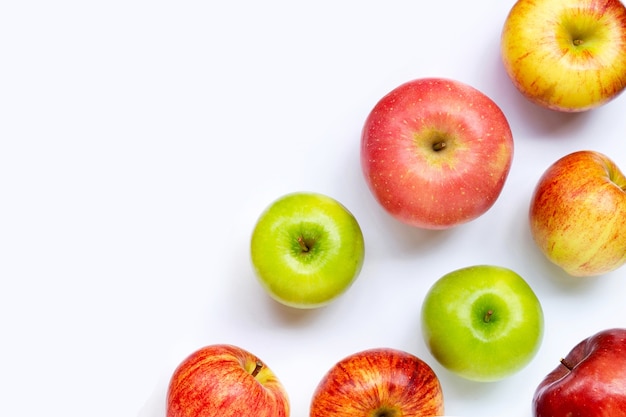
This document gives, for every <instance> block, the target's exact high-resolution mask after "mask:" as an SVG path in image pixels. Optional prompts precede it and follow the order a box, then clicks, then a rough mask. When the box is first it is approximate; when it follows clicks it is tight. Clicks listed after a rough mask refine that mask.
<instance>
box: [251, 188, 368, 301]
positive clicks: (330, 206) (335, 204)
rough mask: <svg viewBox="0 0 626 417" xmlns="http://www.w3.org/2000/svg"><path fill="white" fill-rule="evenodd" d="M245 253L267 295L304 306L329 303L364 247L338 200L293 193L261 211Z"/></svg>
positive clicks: (354, 271) (355, 268)
mask: <svg viewBox="0 0 626 417" xmlns="http://www.w3.org/2000/svg"><path fill="white" fill-rule="evenodd" d="M250 254H251V259H252V265H253V268H254V271H255V273H256V276H257V278H258V280H259V282H260V283H261V284H262V286H263V288H265V290H266V291H267V292H268V293H269V295H270V296H271V297H272V298H274V299H275V300H276V301H278V302H280V303H282V304H284V305H287V306H290V307H294V308H303V309H305V308H317V307H321V306H324V305H326V304H328V303H330V302H331V301H333V300H335V299H336V298H337V297H339V296H340V295H341V294H343V293H344V292H345V291H346V290H347V289H348V288H349V287H350V286H351V285H352V283H353V282H354V280H355V279H356V278H357V276H358V275H359V273H360V271H361V267H362V265H363V261H364V255H365V245H364V239H363V233H362V231H361V228H360V226H359V223H358V222H357V220H356V218H355V217H354V215H353V214H352V213H351V212H350V211H349V210H348V209H347V208H346V207H345V206H344V205H343V204H341V203H340V202H339V201H337V200H335V199H334V198H332V197H329V196H327V195H323V194H320V193H314V192H294V193H290V194H287V195H284V196H282V197H280V198H278V199H277V200H275V201H274V202H272V203H271V204H270V205H269V206H268V207H267V208H266V209H265V211H264V212H263V213H262V214H261V216H260V217H259V219H258V220H257V223H256V225H255V227H254V230H253V233H252V239H251V243H250Z"/></svg>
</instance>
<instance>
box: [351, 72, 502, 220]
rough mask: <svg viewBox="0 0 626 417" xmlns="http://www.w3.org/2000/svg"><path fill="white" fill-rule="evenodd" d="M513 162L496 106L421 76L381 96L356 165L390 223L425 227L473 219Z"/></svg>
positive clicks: (466, 89) (452, 83)
mask: <svg viewBox="0 0 626 417" xmlns="http://www.w3.org/2000/svg"><path fill="white" fill-rule="evenodd" d="M512 158H513V137H512V134H511V129H510V127H509V123H508V121H507V119H506V117H505V116H504V114H503V113H502V111H501V110H500V108H499V107H498V106H497V105H496V103H494V102H493V101H492V100H491V99H490V98H488V97H487V96H486V95H484V94H483V93H482V92H480V91H478V90H476V89H475V88H473V87H471V86H469V85H466V84H464V83H461V82H459V81H456V80H448V79H442V78H421V79H416V80H413V81H409V82H407V83H404V84H402V85H400V86H399V87H397V88H395V89H394V90H392V91H391V92H390V93H388V94H387V95H385V96H384V97H383V98H382V99H381V100H380V101H379V102H378V103H377V104H376V105H375V106H374V108H373V109H372V110H371V112H370V114H369V115H368V117H367V120H366V122H365V125H364V127H363V131H362V137H361V167H362V170H363V174H364V176H365V181H366V183H367V185H368V186H369V188H370V190H371V191H372V193H373V195H374V197H375V199H376V200H377V201H378V202H379V203H380V204H381V206H382V207H383V208H384V209H385V210H386V211H387V212H388V213H390V214H391V215H392V216H393V217H395V218H396V219H397V220H400V221H401V222H404V223H406V224H409V225H412V226H416V227H421V228H425V229H447V228H450V227H453V226H456V225H459V224H461V223H465V222H468V221H470V220H473V219H475V218H476V217H478V216H480V215H482V214H483V213H484V212H486V211H487V210H488V209H489V208H490V207H491V206H492V205H493V204H494V203H495V201H496V199H497V198H498V196H499V195H500V192H501V191H502V187H503V186H504V183H505V180H506V178H507V176H508V173H509V170H510V167H511V162H512Z"/></svg>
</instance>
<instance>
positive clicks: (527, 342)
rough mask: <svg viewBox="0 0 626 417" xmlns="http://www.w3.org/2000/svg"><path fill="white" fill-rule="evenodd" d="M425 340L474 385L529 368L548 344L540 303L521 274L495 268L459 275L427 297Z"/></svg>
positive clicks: (465, 270) (469, 269)
mask: <svg viewBox="0 0 626 417" xmlns="http://www.w3.org/2000/svg"><path fill="white" fill-rule="evenodd" d="M421 313H422V314H421V325H422V335H423V337H424V341H425V343H426V345H427V347H428V349H429V350H430V352H431V354H432V355H433V356H434V357H435V359H436V360H437V361H438V362H439V363H440V364H441V365H442V366H443V367H444V368H446V369H448V370H449V371H451V372H454V373H456V374H458V375H459V376H461V377H464V378H466V379H469V380H474V381H497V380H500V379H503V378H506V377H508V376H510V375H513V374H514V373H516V372H518V371H520V370H521V369H522V368H524V367H525V366H526V365H527V364H528V363H529V362H530V361H531V360H532V358H533V357H534V356H535V355H536V353H537V351H538V350H539V347H540V345H541V342H542V339H543V329H544V318H543V310H542V307H541V303H540V302H539V299H538V298H537V296H536V295H535V293H534V291H533V290H532V288H531V287H530V286H529V285H528V283H527V282H526V281H525V280H524V279H523V278H522V277H521V276H520V275H518V274H517V273H516V272H514V271H512V270H510V269H508V268H504V267H500V266H495V265H476V266H470V267H465V268H461V269H457V270H455V271H452V272H450V273H448V274H446V275H444V276H443V277H441V278H440V279H438V280H437V281H436V282H435V283H434V284H433V285H432V287H431V288H430V289H429V291H428V292H427V293H426V296H425V298H424V301H423V304H422V312H421Z"/></svg>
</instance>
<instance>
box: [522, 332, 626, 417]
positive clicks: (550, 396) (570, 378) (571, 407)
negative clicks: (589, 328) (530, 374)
mask: <svg viewBox="0 0 626 417" xmlns="http://www.w3.org/2000/svg"><path fill="white" fill-rule="evenodd" d="M532 408H533V415H534V416H535V417H625V416H626V329H619V328H617V329H607V330H603V331H601V332H598V333H596V334H595V335H593V336H591V337H589V338H587V339H585V340H583V341H582V342H580V343H579V344H578V345H576V346H575V347H574V348H573V349H572V350H571V351H570V352H569V354H568V355H567V356H566V357H565V358H564V359H562V360H561V364H560V365H559V366H557V367H556V369H554V370H553V371H552V372H550V373H549V374H548V375H547V376H546V377H545V379H544V380H543V381H542V382H541V383H540V384H539V386H538V387H537V390H536V391H535V394H534V397H533V402H532Z"/></svg>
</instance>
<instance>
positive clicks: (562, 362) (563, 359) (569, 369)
mask: <svg viewBox="0 0 626 417" xmlns="http://www.w3.org/2000/svg"><path fill="white" fill-rule="evenodd" d="M561 365H563V366H564V367H566V368H567V370H568V371H571V370H572V369H573V368H574V367H573V366H572V365H570V363H569V362H567V361H566V360H565V358H561Z"/></svg>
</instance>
